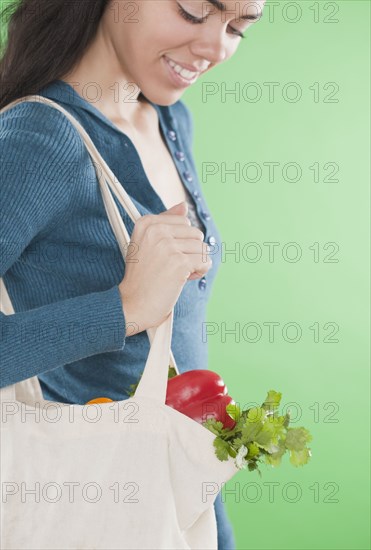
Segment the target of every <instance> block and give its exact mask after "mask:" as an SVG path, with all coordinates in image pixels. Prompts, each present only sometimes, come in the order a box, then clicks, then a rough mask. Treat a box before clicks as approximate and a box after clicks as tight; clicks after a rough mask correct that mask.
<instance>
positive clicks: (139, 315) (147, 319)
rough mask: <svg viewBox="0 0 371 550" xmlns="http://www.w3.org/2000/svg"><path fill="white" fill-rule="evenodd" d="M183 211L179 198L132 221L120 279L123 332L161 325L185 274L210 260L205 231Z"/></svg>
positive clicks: (197, 273) (190, 276) (198, 272)
mask: <svg viewBox="0 0 371 550" xmlns="http://www.w3.org/2000/svg"><path fill="white" fill-rule="evenodd" d="M187 211H188V205H187V203H186V202H181V203H179V204H176V205H175V206H173V207H172V208H169V209H168V210H166V211H165V212H162V213H161V214H148V215H146V216H142V217H141V218H139V219H138V220H137V222H136V223H135V226H134V230H133V233H132V236H131V240H130V246H129V248H128V252H127V257H126V262H125V276H124V278H123V280H122V282H121V283H120V285H119V290H120V293H121V297H122V303H123V309H124V315H125V320H126V326H127V336H132V335H134V334H136V333H137V332H142V331H143V330H146V329H147V328H149V327H155V326H158V325H160V324H161V323H162V322H163V321H164V320H165V319H166V318H167V317H168V315H169V314H170V312H171V310H172V309H173V307H174V305H175V303H176V301H177V300H178V297H179V295H180V293H181V291H182V289H183V286H184V285H185V283H186V282H187V280H194V279H198V278H201V277H203V276H204V275H205V274H206V273H207V272H208V270H209V269H210V268H211V266H212V261H211V258H209V256H208V246H207V244H206V243H205V242H203V239H204V234H203V233H202V231H200V230H199V229H198V228H197V227H193V226H191V223H190V221H189V219H188V218H187ZM129 326H130V328H128V327H129ZM129 332H130V334H129Z"/></svg>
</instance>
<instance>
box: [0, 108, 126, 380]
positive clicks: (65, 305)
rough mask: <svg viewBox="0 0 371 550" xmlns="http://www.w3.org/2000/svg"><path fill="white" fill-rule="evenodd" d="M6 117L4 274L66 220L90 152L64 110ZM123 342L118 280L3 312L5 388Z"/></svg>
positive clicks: (2, 131) (0, 201) (2, 148)
mask: <svg viewBox="0 0 371 550" xmlns="http://www.w3.org/2000/svg"><path fill="white" fill-rule="evenodd" d="M0 121H1V127H0V161H1V187H0V219H1V223H0V276H1V277H3V276H4V274H5V273H6V272H7V270H8V269H9V268H10V267H11V266H12V265H13V264H14V263H15V262H16V261H17V260H18V259H19V257H20V256H21V254H22V252H23V251H24V250H25V249H26V247H27V246H28V245H29V244H30V243H31V241H32V240H33V239H34V238H35V237H36V235H38V234H39V233H40V232H48V231H49V230H50V229H51V228H52V227H53V226H55V225H56V224H58V223H59V222H61V221H62V220H63V215H64V213H65V212H66V211H68V209H69V205H70V204H71V201H72V200H74V184H75V182H77V181H78V179H79V170H83V166H84V162H86V158H84V157H85V155H87V154H88V153H87V150H86V147H85V145H84V143H83V141H82V139H81V137H80V135H79V133H78V131H77V130H76V129H75V128H74V127H73V125H72V124H71V123H70V122H69V121H68V119H67V118H66V117H65V115H64V114H63V113H60V112H59V111H57V110H56V109H53V108H52V107H50V106H47V105H45V104H42V103H21V104H18V105H16V106H14V107H12V108H11V109H9V110H8V111H6V112H5V113H2V114H1V116H0ZM4 282H5V281H4ZM40 327H49V329H48V330H47V331H46V332H45V330H44V331H43V330H42V328H40ZM50 327H52V330H50ZM71 327H73V328H74V329H73V334H71ZM125 340H126V323H125V314H124V309H123V305H122V301H121V296H120V291H119V288H118V286H117V285H115V286H113V287H112V288H110V289H108V290H104V291H102V292H93V293H89V294H85V295H82V296H77V297H73V298H69V299H67V300H61V301H58V302H54V303H50V304H47V305H44V306H42V307H39V308H35V309H32V310H29V311H22V312H18V313H17V312H16V313H14V314H13V315H5V314H4V313H2V312H0V344H1V345H0V347H1V355H0V387H4V386H7V385H10V384H14V383H16V382H19V381H21V380H24V379H27V378H30V377H31V376H35V375H38V374H41V373H43V372H46V371H49V370H52V369H54V368H57V367H60V366H62V365H65V364H68V363H72V362H74V361H78V360H79V359H82V358H85V357H88V356H91V355H95V354H98V353H104V352H107V351H116V350H122V349H123V347H124V346H125Z"/></svg>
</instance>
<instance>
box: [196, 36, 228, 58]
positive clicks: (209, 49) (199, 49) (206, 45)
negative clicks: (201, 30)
mask: <svg viewBox="0 0 371 550" xmlns="http://www.w3.org/2000/svg"><path fill="white" fill-rule="evenodd" d="M191 49H192V53H193V54H194V55H195V56H197V57H199V58H201V59H207V60H208V61H209V62H210V63H212V64H217V63H222V62H223V61H225V60H226V59H227V56H228V51H227V48H226V46H225V38H224V37H223V36H221V35H216V33H215V35H214V36H211V35H210V33H208V34H207V35H202V36H200V35H199V36H198V37H197V38H196V39H195V40H194V41H193V42H192V46H191Z"/></svg>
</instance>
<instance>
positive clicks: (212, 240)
mask: <svg viewBox="0 0 371 550" xmlns="http://www.w3.org/2000/svg"><path fill="white" fill-rule="evenodd" d="M207 242H208V243H209V245H210V246H215V245H216V239H215V237H213V236H212V235H210V237H209V238H208V239H207Z"/></svg>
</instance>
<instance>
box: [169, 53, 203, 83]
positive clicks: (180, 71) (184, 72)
mask: <svg viewBox="0 0 371 550" xmlns="http://www.w3.org/2000/svg"><path fill="white" fill-rule="evenodd" d="M164 57H165V61H166V62H167V63H168V65H170V67H171V68H172V69H173V71H174V72H175V73H177V75H179V76H180V77H182V78H183V79H184V80H187V81H188V82H193V81H194V80H195V79H196V78H197V77H198V76H199V75H200V74H201V72H200V71H190V70H188V69H186V68H185V67H183V66H182V65H179V64H178V63H176V62H175V61H173V60H172V59H170V57H167V56H164Z"/></svg>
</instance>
